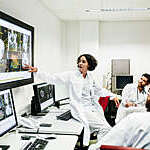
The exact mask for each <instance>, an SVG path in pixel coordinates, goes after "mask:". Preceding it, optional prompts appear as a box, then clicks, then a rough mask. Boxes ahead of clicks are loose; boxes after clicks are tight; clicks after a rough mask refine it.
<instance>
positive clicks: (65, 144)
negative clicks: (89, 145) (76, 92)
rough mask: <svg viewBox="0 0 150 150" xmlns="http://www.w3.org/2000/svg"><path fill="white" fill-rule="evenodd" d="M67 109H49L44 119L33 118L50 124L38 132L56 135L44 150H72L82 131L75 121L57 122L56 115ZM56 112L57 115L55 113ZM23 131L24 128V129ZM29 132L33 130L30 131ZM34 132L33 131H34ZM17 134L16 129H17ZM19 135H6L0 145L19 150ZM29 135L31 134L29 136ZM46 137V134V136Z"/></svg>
mask: <svg viewBox="0 0 150 150" xmlns="http://www.w3.org/2000/svg"><path fill="white" fill-rule="evenodd" d="M67 109H68V108H67V107H65V108H64V107H62V108H61V109H57V108H53V109H52V108H50V112H49V113H48V114H47V115H46V116H44V117H36V116H35V117H34V116H30V117H31V118H34V119H35V120H36V121H38V122H39V123H50V124H52V126H51V127H40V128H39V131H40V132H42V133H43V132H45V133H56V134H57V135H56V139H53V140H48V141H49V142H48V144H47V146H46V148H45V149H44V150H74V147H75V144H76V142H77V140H78V136H77V135H80V134H81V132H82V130H83V125H82V124H81V123H80V122H78V121H77V120H75V119H70V120H68V121H62V120H57V119H56V115H58V113H59V112H61V113H62V112H65V111H67ZM57 112H58V113H57ZM24 129H25V128H24ZM30 130H31V131H32V130H34V129H30ZM34 131H35V130H34ZM17 132H18V129H17ZM26 134H27V133H26ZM21 135H22V134H21V133H8V134H6V135H4V136H2V137H0V144H1V145H3V144H4V145H10V148H9V150H21V149H20V148H21V146H22V144H23V143H22V142H24V140H21ZM30 135H31V134H30ZM32 135H33V136H40V135H41V134H32ZM46 135H48V134H46Z"/></svg>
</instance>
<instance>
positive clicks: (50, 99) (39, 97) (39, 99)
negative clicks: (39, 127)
mask: <svg viewBox="0 0 150 150" xmlns="http://www.w3.org/2000/svg"><path fill="white" fill-rule="evenodd" d="M33 90H34V96H33V99H32V103H31V113H32V114H33V113H34V114H36V113H41V112H44V111H45V109H46V108H48V107H49V106H51V105H54V104H55V86H54V85H52V84H47V83H40V84H35V85H33Z"/></svg>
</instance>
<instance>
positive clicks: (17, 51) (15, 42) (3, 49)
mask: <svg viewBox="0 0 150 150" xmlns="http://www.w3.org/2000/svg"><path fill="white" fill-rule="evenodd" d="M33 46H34V28H33V27H32V26H30V25H28V24H26V23H24V22H22V21H20V20H18V19H16V18H14V17H12V16H9V15H7V14H5V13H3V12H1V11H0V90H4V89H9V88H14V87H18V86H22V85H26V84H30V83H33V73H29V72H28V71H27V70H25V69H24V66H25V64H29V65H31V66H33Z"/></svg>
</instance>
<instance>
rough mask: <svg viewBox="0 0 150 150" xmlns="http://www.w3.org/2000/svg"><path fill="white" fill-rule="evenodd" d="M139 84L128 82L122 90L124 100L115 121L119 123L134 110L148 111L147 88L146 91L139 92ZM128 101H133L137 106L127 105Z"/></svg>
mask: <svg viewBox="0 0 150 150" xmlns="http://www.w3.org/2000/svg"><path fill="white" fill-rule="evenodd" d="M137 87H138V84H137V83H132V84H127V85H126V86H125V87H124V89H123V91H122V101H121V104H120V106H119V108H118V111H117V116H116V120H115V122H116V123H118V122H119V121H120V120H121V119H123V118H124V117H125V116H127V115H128V114H130V113H133V112H144V111H146V108H145V103H146V99H147V93H148V92H147V89H145V92H141V93H139V90H138V89H137ZM126 102H133V103H135V104H137V106H136V107H135V106H130V107H125V104H126Z"/></svg>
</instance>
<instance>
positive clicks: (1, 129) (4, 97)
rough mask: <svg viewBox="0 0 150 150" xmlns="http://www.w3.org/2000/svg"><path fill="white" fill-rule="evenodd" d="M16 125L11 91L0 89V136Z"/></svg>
mask: <svg viewBox="0 0 150 150" xmlns="http://www.w3.org/2000/svg"><path fill="white" fill-rule="evenodd" d="M16 126H17V118H16V112H15V107H14V101H13V96H12V91H11V90H10V89H7V90H3V91H0V136H2V135H4V134H5V133H7V132H8V131H10V130H11V129H13V128H15V127H16Z"/></svg>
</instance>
